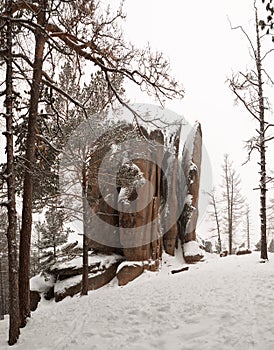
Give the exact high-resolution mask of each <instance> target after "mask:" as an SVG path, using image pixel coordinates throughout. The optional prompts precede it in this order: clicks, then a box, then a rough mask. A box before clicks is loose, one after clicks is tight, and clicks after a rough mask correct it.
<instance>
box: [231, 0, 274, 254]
mask: <svg viewBox="0 0 274 350" xmlns="http://www.w3.org/2000/svg"><path fill="white" fill-rule="evenodd" d="M254 11H255V29H256V42H255V43H254V44H253V42H252V40H251V39H250V37H249V35H248V34H247V33H246V31H245V30H244V29H243V28H242V27H241V26H239V27H235V28H233V29H240V30H241V31H242V32H243V34H244V35H245V36H246V38H247V40H248V42H249V45H250V47H251V53H252V58H253V60H254V63H255V69H251V70H250V71H247V72H246V73H243V72H239V73H238V74H235V75H234V76H233V77H232V78H231V79H229V87H230V89H231V91H232V92H233V93H234V95H235V96H236V100H237V101H239V102H241V103H242V104H243V106H244V107H245V109H246V110H247V111H248V113H249V114H250V116H251V117H252V118H254V119H255V120H256V121H257V123H258V127H257V128H256V133H257V134H256V136H254V137H253V138H252V139H250V140H249V141H248V142H247V148H248V160H249V159H250V157H251V153H252V152H253V151H254V150H256V151H258V152H259V156H260V162H259V166H260V171H259V174H260V181H259V188H258V190H259V191H260V222H261V259H268V255H267V236H266V233H267V222H266V192H267V183H268V182H269V180H270V178H269V177H268V176H267V171H266V147H267V146H266V145H267V143H268V142H269V141H271V140H272V139H273V138H274V137H273V136H271V135H270V134H269V129H270V127H272V126H274V124H272V123H269V122H267V121H266V110H267V109H268V100H267V98H266V97H265V95H264V90H263V86H264V84H265V82H271V83H272V80H271V79H270V77H269V75H268V74H267V72H266V71H265V69H264V67H263V60H264V59H265V58H266V57H267V55H268V54H269V53H270V52H271V51H272V50H269V51H267V52H266V53H265V54H264V53H263V52H262V41H261V39H262V38H261V34H260V32H259V26H260V22H259V19H258V10H257V7H256V2H254Z"/></svg>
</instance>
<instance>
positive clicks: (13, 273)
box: [4, 1, 20, 345]
mask: <svg viewBox="0 0 274 350" xmlns="http://www.w3.org/2000/svg"><path fill="white" fill-rule="evenodd" d="M7 7H8V18H7V22H6V38H7V40H6V45H7V47H6V49H7V56H6V65H7V70H6V100H5V105H6V114H5V118H6V131H5V132H4V135H5V136H6V141H7V143H6V153H7V170H6V174H5V177H6V182H7V197H8V202H7V209H8V228H7V239H8V261H9V315H10V323H9V340H8V343H9V345H13V344H15V343H16V342H17V339H18V337H19V334H20V330H19V299H18V296H19V294H18V260H17V242H16V227H17V219H16V200H15V174H14V152H13V98H14V96H13V82H12V75H13V71H12V70H13V69H12V23H11V16H12V11H11V9H12V1H7Z"/></svg>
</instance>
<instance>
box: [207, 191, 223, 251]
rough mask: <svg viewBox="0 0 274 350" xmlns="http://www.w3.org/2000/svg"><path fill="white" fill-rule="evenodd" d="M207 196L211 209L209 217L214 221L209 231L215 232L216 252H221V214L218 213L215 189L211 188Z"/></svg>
mask: <svg viewBox="0 0 274 350" xmlns="http://www.w3.org/2000/svg"><path fill="white" fill-rule="evenodd" d="M208 196H209V198H210V201H209V205H210V206H211V208H212V211H211V212H210V217H211V218H212V219H213V220H214V222H215V225H214V228H212V229H211V231H214V232H215V231H216V232H217V240H218V253H221V251H222V240H221V214H220V208H219V201H218V200H217V197H216V191H215V189H213V190H212V192H211V193H208ZM214 237H215V236H214Z"/></svg>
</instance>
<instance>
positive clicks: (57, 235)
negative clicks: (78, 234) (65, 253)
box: [35, 208, 72, 270]
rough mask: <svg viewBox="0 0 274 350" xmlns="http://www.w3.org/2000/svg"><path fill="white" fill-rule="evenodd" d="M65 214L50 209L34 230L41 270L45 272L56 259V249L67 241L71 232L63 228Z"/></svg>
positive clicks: (55, 209)
mask: <svg viewBox="0 0 274 350" xmlns="http://www.w3.org/2000/svg"><path fill="white" fill-rule="evenodd" d="M64 221H65V213H64V211H62V210H60V209H57V208H50V209H48V210H47V211H46V213H45V221H44V222H42V223H41V222H38V223H37V224H36V225H35V230H36V232H37V234H38V236H39V237H40V239H39V240H38V242H37V247H38V249H39V251H40V252H39V255H40V259H39V260H40V262H39V266H40V268H41V270H47V269H48V267H49V266H51V264H54V263H55V262H56V259H57V254H58V248H59V247H60V246H61V245H63V244H65V243H66V242H67V241H68V235H69V233H70V232H72V230H70V229H69V228H66V229H65V228H64Z"/></svg>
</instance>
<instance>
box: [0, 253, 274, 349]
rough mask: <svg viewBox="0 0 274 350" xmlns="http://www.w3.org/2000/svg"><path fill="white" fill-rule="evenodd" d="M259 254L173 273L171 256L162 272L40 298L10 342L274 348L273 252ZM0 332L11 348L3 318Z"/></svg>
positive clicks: (210, 259) (24, 345) (2, 344)
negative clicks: (263, 258)
mask: <svg viewBox="0 0 274 350" xmlns="http://www.w3.org/2000/svg"><path fill="white" fill-rule="evenodd" d="M259 260H260V259H259V255H258V253H255V252H253V253H252V254H251V255H245V256H230V257H226V258H219V257H216V256H211V255H207V259H206V261H205V262H201V263H198V264H196V265H191V266H190V269H189V270H188V271H185V272H181V273H177V274H171V273H170V271H171V270H172V269H174V266H176V267H177V268H179V267H182V264H180V263H179V260H178V259H176V258H170V257H169V258H168V259H167V262H166V263H165V264H163V269H162V271H161V272H159V273H150V272H147V273H145V274H144V275H143V276H142V277H140V278H138V279H137V280H135V281H134V282H132V283H130V284H128V285H127V286H125V287H118V286H117V281H112V282H111V284H110V285H108V286H105V287H104V288H102V289H100V290H97V291H93V292H90V294H89V296H88V297H83V298H80V297H77V296H76V297H74V298H66V299H65V300H63V301H62V302H60V303H55V302H52V301H50V302H47V301H45V300H44V301H43V302H42V303H41V304H40V306H39V307H38V309H37V310H36V311H35V312H34V313H33V315H32V318H31V319H30V320H29V323H28V325H27V327H26V328H25V329H23V330H22V332H21V336H20V340H19V342H18V344H17V345H15V346H14V349H20V350H32V349H33V350H48V349H51V350H52V349H54V350H62V349H64V350H74V349H75V350H78V349H79V350H89V349H92V350H107V349H111V350H116V349H117V350H118V349H119V350H120V349H121V350H126V349H127V350H150V349H159V350H190V349H191V350H212V349H218V350H219V349H221V350H225V349H234V350H238V349H239V350H246V349H257V350H273V349H274V255H270V261H269V262H268V263H265V264H261V263H259ZM171 264H172V266H171ZM0 334H1V337H0V349H2V350H6V349H11V348H10V347H9V346H8V345H7V344H6V339H7V319H6V320H5V321H0Z"/></svg>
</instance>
